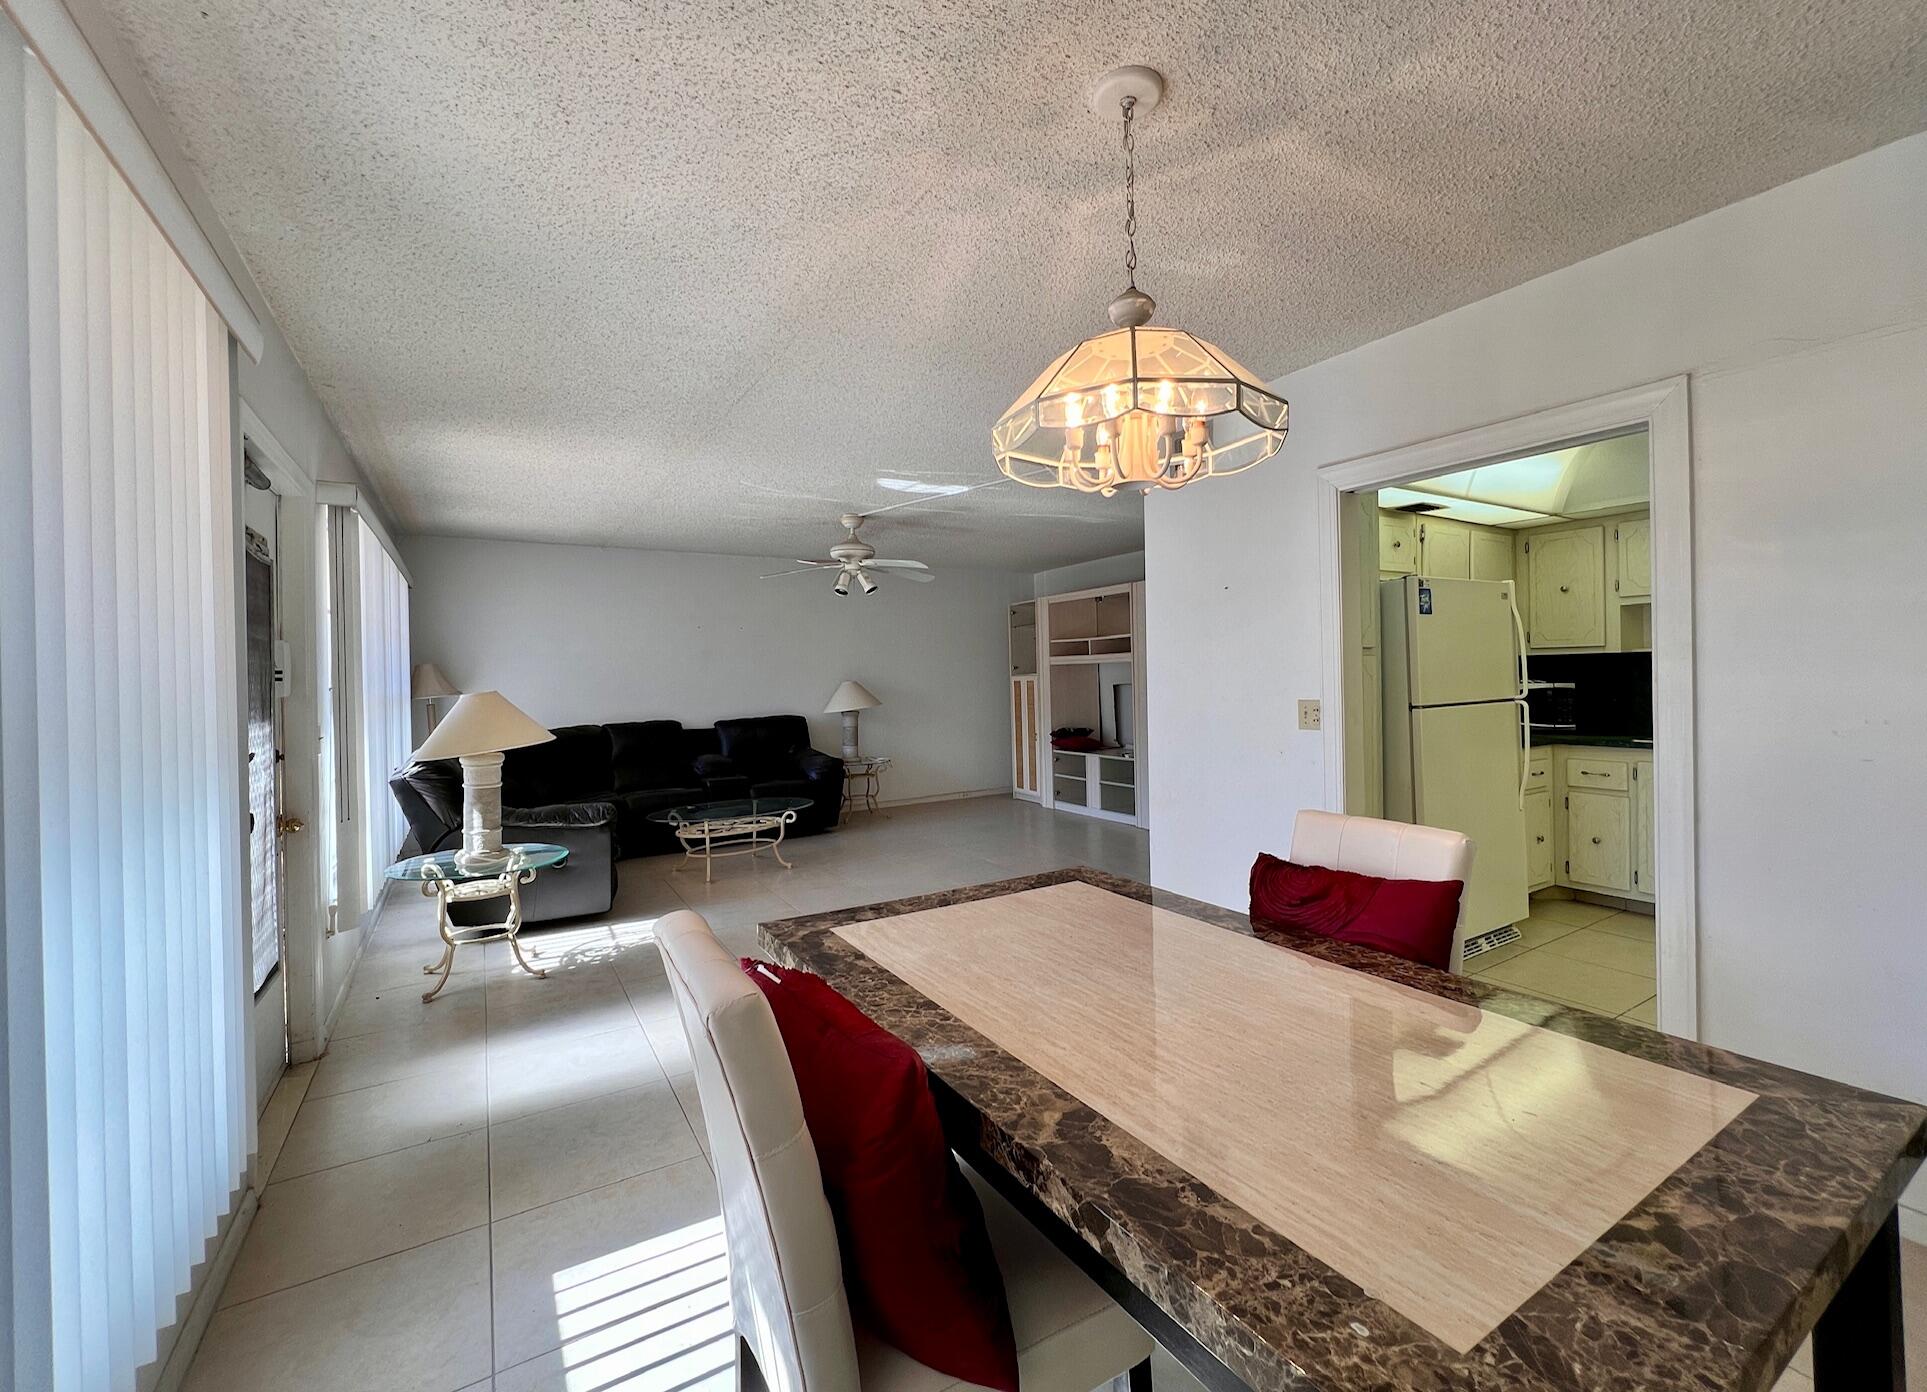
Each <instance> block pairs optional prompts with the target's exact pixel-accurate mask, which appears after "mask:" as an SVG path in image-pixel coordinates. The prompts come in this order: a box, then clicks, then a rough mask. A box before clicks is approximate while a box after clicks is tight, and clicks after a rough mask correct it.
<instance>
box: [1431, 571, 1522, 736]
mask: <svg viewBox="0 0 1927 1392" xmlns="http://www.w3.org/2000/svg"><path fill="white" fill-rule="evenodd" d="M1404 589H1405V593H1404V601H1405V624H1404V629H1405V635H1406V638H1405V641H1406V646H1407V658H1408V666H1409V669H1410V672H1411V676H1410V681H1411V703H1412V704H1413V705H1415V706H1458V705H1465V704H1466V703H1468V702H1471V701H1505V700H1510V699H1512V698H1513V697H1516V696H1517V695H1518V694H1519V649H1518V642H1519V639H1518V630H1517V628H1516V627H1515V625H1514V623H1513V618H1512V582H1511V581H1510V580H1434V579H1431V578H1430V577H1427V576H1419V575H1408V576H1406V577H1405V580H1404Z"/></svg>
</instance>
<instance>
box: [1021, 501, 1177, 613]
mask: <svg viewBox="0 0 1927 1392" xmlns="http://www.w3.org/2000/svg"><path fill="white" fill-rule="evenodd" d="M1111 501H1112V502H1115V501H1119V500H1116V499H1113V500H1111ZM1094 505H1097V506H1109V504H1108V503H1106V502H1105V500H1104V499H1101V498H1100V499H1095V500H1094ZM1147 506H1148V504H1147ZM1143 578H1144V553H1143V552H1142V551H1126V552H1124V553H1123V554H1122V555H1117V556H1103V557H1100V558H1099V559H1097V560H1095V561H1082V562H1079V563H1078V564H1077V565H1067V566H1059V567H1057V569H1055V570H1040V571H1038V572H1037V573H1036V574H1035V575H1033V576H1031V578H1030V580H1031V587H1030V592H1031V593H1032V594H1033V595H1054V594H1070V593H1071V592H1072V591H1074V590H1094V589H1096V588H1098V586H1100V585H1123V584H1127V583H1128V582H1130V581H1132V580H1142V579H1143Z"/></svg>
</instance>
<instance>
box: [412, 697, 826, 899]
mask: <svg viewBox="0 0 1927 1392" xmlns="http://www.w3.org/2000/svg"><path fill="white" fill-rule="evenodd" d="M389 787H390V788H391V789H393V791H394V794H395V797H396V800H397V801H399V802H400V804H401V807H402V811H403V813H404V814H405V815H406V816H407V818H408V824H409V826H410V828H412V829H413V831H414V834H415V841H416V843H417V844H418V845H419V846H420V847H421V848H422V849H423V850H424V851H434V850H446V849H449V848H450V847H453V846H456V845H459V844H460V843H461V808H462V774H461V767H460V765H459V764H457V763H456V762H455V761H453V760H442V761H438V762H431V763H424V764H411V765H410V766H409V767H407V768H405V769H403V770H401V771H400V772H399V773H397V774H395V775H394V777H393V778H391V779H390V780H389ZM737 797H798V798H807V799H808V800H809V803H810V805H809V806H808V807H807V808H805V809H803V810H802V811H800V812H798V813H797V818H796V823H795V825H793V826H792V827H791V828H790V830H789V833H788V834H789V835H791V836H809V835H812V834H814V833H816V832H819V831H827V830H829V829H830V828H831V827H833V826H835V825H836V821H837V815H838V813H839V812H840V811H841V809H842V804H843V761H842V760H841V759H840V758H837V757H835V756H833V755H829V754H823V753H819V752H818V751H817V750H814V749H812V748H810V729H809V722H808V721H806V720H805V719H804V718H803V717H802V716H800V715H766V716H756V717H751V718H748V719H741V720H719V721H717V722H716V724H715V726H714V727H713V728H710V729H684V728H683V726H682V724H681V722H679V721H675V720H632V721H622V722H619V723H617V724H613V725H565V726H562V727H560V728H559V729H557V730H556V731H555V738H554V739H553V740H552V741H550V742H549V743H547V744H537V745H531V746H529V747H528V748H526V749H511V750H509V751H508V753H507V754H506V755H505V756H504V757H503V760H502V839H503V840H505V841H517V840H522V841H555V842H559V843H560V844H563V845H566V846H568V847H569V849H570V855H569V864H568V866H566V867H564V868H563V869H562V870H560V871H543V872H542V873H541V874H539V875H537V876H536V877H535V880H534V882H533V883H531V884H530V885H529V886H528V887H527V888H526V889H525V890H524V891H523V893H522V911H523V917H524V920H525V921H527V922H530V923H537V922H545V921H548V920H551V919H556V918H564V917H575V916H578V915H581V914H592V913H603V912H606V911H607V910H608V908H609V904H610V902H611V901H612V898H613V895H614V885H615V865H614V862H615V861H616V860H617V859H619V858H620V859H626V858H628V857H630V856H642V855H658V854H661V853H663V852H666V851H679V850H680V849H681V846H680V845H679V844H678V842H677V841H676V837H675V833H674V832H673V831H671V830H670V829H669V828H668V827H666V826H663V825H661V824H660V823H656V822H651V821H650V820H649V814H650V813H652V812H659V811H663V810H665V809H667V808H671V807H677V806H680V805H682V804H684V803H691V802H714V801H719V800H722V799H725V798H737ZM582 871H587V872H588V873H587V874H582V875H580V876H578V874H577V873H576V872H582ZM578 879H579V880H580V881H583V882H584V883H575V882H576V881H577V880H578ZM605 879H606V881H607V888H606V890H605V889H604V888H603V882H604V880H605ZM459 907H465V906H451V910H450V911H451V914H452V913H453V912H454V910H455V909H456V908H459ZM474 908H475V909H476V910H477V911H478V913H479V915H480V918H481V919H482V920H487V919H489V917H490V915H491V914H493V916H494V917H496V918H499V917H500V912H499V907H498V906H496V905H493V904H483V905H476V906H474Z"/></svg>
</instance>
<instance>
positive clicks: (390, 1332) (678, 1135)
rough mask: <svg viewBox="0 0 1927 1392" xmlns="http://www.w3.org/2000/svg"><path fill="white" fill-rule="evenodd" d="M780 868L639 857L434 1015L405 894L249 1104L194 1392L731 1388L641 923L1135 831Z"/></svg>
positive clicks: (715, 1246) (1125, 868)
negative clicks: (601, 903)
mask: <svg viewBox="0 0 1927 1392" xmlns="http://www.w3.org/2000/svg"><path fill="white" fill-rule="evenodd" d="M787 849H788V854H789V858H790V859H791V860H792V861H794V862H795V865H796V868H795V869H794V870H790V871H785V870H783V869H782V868H781V867H780V866H778V865H776V864H775V863H774V862H772V861H770V860H768V859H767V858H764V859H760V860H758V861H756V862H753V863H752V862H750V861H749V860H747V859H737V860H732V861H727V862H723V863H721V864H719V865H718V867H717V871H716V880H715V882H714V883H713V884H709V885H705V884H704V883H703V880H702V872H701V869H700V867H696V866H693V865H692V867H691V868H689V869H685V870H681V871H677V870H676V867H677V865H678V864H679V862H678V861H677V860H676V859H675V858H673V857H653V858H650V859H647V860H638V861H625V862H624V863H623V864H622V866H621V888H620V890H619V892H618V895H617V901H616V907H615V911H614V912H612V913H611V914H610V915H609V916H608V917H607V918H606V919H605V920H602V921H600V922H598V923H596V924H595V925H593V926H589V927H570V928H566V929H560V930H551V931H547V932H531V934H530V935H529V937H528V938H527V939H525V941H526V942H527V943H528V944H529V945H530V946H531V947H532V948H533V949H534V951H535V954H536V956H537V957H538V960H539V961H540V962H541V963H542V964H543V965H544V966H546V967H548V968H549V971H550V974H549V977H548V978H547V979H546V980H542V981H537V980H534V979H532V978H530V977H527V976H525V975H522V974H521V973H519V972H517V971H515V970H514V968H513V965H512V963H511V962H510V960H509V958H508V956H507V954H506V953H505V952H502V951H500V950H499V949H498V948H496V947H490V948H487V949H484V950H482V951H480V952H476V951H469V952H464V953H463V954H461V956H460V957H459V958H458V961H457V964H456V965H457V971H456V974H455V975H454V976H453V977H452V978H451V980H450V982H449V986H448V989H447V990H446V991H444V992H443V993H442V995H441V996H440V997H439V998H438V999H436V1000H434V1001H432V1002H429V1003H428V1004H426V1005H424V1004H423V1003H422V1000H421V993H422V991H423V989H424V981H423V978H422V974H421V967H422V964H423V963H424V962H427V961H429V960H431V959H432V958H434V957H435V956H436V955H437V953H438V951H439V943H437V942H436V941H435V938H434V921H433V913H432V905H430V903H429V902H428V901H427V900H424V899H422V898H420V897H419V896H415V895H400V894H398V895H396V896H395V897H394V898H393V899H392V900H391V902H390V905H389V907H388V908H387V909H386V910H385V911H384V913H383V915H382V917H381V920H380V922H379V924H378V925H377V926H376V928H375V929H374V936H373V940H372V941H371V942H370V943H369V945H368V947H367V948H366V950H365V952H364V955H363V958H362V962H361V966H360V968H359V970H358V971H357V973H356V977H355V980H354V982H353V983H352V985H351V986H350V989H349V994H348V998H347V1000H346V1001H345V1002H344V1004H343V1007H342V1010H341V1012H340V1015H339V1018H338V1025H337V1030H336V1035H335V1038H334V1041H333V1044H332V1046H331V1047H330V1049H329V1051H328V1053H327V1055H326V1056H325V1057H323V1058H322V1059H320V1060H319V1061H317V1062H315V1063H312V1064H306V1065H303V1066H301V1067H299V1068H295V1069H291V1070H290V1071H289V1072H288V1074H287V1076H286V1077H285V1078H284V1079H283V1081H282V1083H281V1085H280V1087H279V1088H278V1089H277V1090H276V1092H275V1094H274V1097H273V1098H272V1099H271V1100H270V1102H269V1104H268V1108H267V1110H266V1112H265V1113H264V1114H263V1116H262V1119H261V1160H260V1172H261V1173H262V1174H264V1175H265V1176H266V1177H267V1184H266V1187H265V1188H264V1190H263V1191H262V1196H261V1207H260V1211H259V1213H258V1214H257V1216H256V1218H255V1220H254V1226H253V1228H252V1230H251V1231H250V1232H249V1234H248V1238H247V1241H246V1242H245V1243H244V1244H243V1246H242V1250H241V1253H240V1256H239V1259H238V1260H237V1261H236V1263H235V1267H234V1271H233V1274H232V1275H231V1277H230V1278H229V1281H228V1284H227V1287H226V1289H225V1291H224V1292H223V1295H222V1299H221V1302H220V1308H219V1309H218V1311H217V1312H216V1314H215V1316H214V1318H213V1320H212V1322H211V1323H210V1324H209V1326H208V1330H207V1334H206V1337H205V1338H204V1340H203V1341H202V1344H201V1349H200V1353H199V1355H198V1356H197V1358H196V1360H195V1363H194V1366H193V1368H192V1370H191V1371H190V1373H189V1375H188V1379H187V1387H188V1389H189V1392H239V1389H247V1392H257V1389H263V1388H282V1387H285V1388H300V1389H302V1390H303V1392H334V1389H340V1390H341V1392H381V1389H396V1392H404V1390H405V1392H478V1389H490V1388H492V1389H498V1392H509V1390H510V1389H513V1392H562V1390H563V1389H567V1390H568V1392H582V1389H589V1388H594V1389H597V1392H616V1389H622V1392H645V1389H664V1392H666V1390H667V1389H671V1388H673V1389H678V1392H696V1389H709V1388H721V1387H727V1386H730V1385H732V1382H733V1373H732V1371H731V1369H732V1366H733V1364H732V1359H733V1352H734V1339H733V1336H732V1335H731V1332H730V1324H729V1311H728V1290H727V1284H726V1281H727V1277H726V1272H725V1268H724V1264H723V1260H724V1259H723V1253H722V1239H721V1230H720V1226H719V1223H718V1219H717V1204H716V1191H715V1180H714V1177H713V1176H712V1175H711V1173H710V1170H709V1165H708V1161H707V1160H706V1158H705V1156H704V1153H703V1148H704V1146H705V1144H706V1138H705V1137H704V1134H703V1130H702V1120H701V1113H700V1112H699V1110H698V1108H697V1102H696V1091H695V1087H694V1084H693V1079H692V1078H691V1077H690V1076H689V1058H688V1053H687V1051H686V1049H685V1048H684V1046H683V1042H682V1037H681V1031H680V1028H679V1027H678V1025H677V1023H676V1020H675V1018H674V1013H673V1011H672V1009H671V1007H670V1003H669V996H668V989H667V985H666V983H665V982H664V981H663V979H662V965H661V959H660V958H659V957H658V956H657V953H656V949H655V946H654V943H653V940H652V937H651V928H652V925H653V923H654V922H655V920H656V919H657V918H658V917H660V916H661V915H663V914H665V913H668V912H671V911H673V910H675V909H679V908H683V907H685V906H688V907H694V908H696V909H698V910H699V911H700V912H702V913H703V915H704V916H705V917H706V918H708V920H709V921H710V923H711V925H712V926H714V927H715V929H716V931H717V933H718V935H719V936H721V937H722V939H723V941H724V942H725V943H726V944H728V945H729V946H730V947H731V948H732V949H734V950H737V951H743V952H748V951H751V950H753V947H754V938H755V925H756V924H757V923H758V922H759V921H761V920H763V919H767V918H781V917H787V916H789V915H791V914H796V913H801V912H808V911H811V910H816V909H824V908H834V907H839V906H843V905H848V904H859V903H867V902H870V901H873V900H877V899H888V898H895V897H899V896H902V895H906V894H914V893H921V892H923V891H926V890H930V889H940V888H947V887H950V886H954V885H960V884H973V883H977V882H980V881H984V880H995V879H1003V878H1006V877H1008V876H1011V875H1019V874H1027V873H1030V872H1032V871H1037V870H1046V869H1052V868H1055V867H1058V866H1063V865H1078V864H1088V865H1096V866H1100V867H1102V868H1105V869H1109V870H1114V871H1116V872H1118V873H1120V874H1125V875H1130V876H1133V877H1135V878H1139V879H1143V878H1147V877H1148V875H1149V862H1148V851H1147V847H1146V838H1145V835H1144V833H1143V832H1142V831H1139V830H1136V829H1135V828H1130V827H1123V826H1118V825H1116V824H1113V823H1106V822H1096V821H1092V820H1089V819H1087V818H1079V817H1073V816H1070V815H1067V814H1060V813H1050V812H1045V811H1043V810H1042V809H1040V808H1037V807H1034V806H1032V805H1030V804H1025V803H1013V802H1011V801H1009V800H1007V799H983V800H973V801H968V802H959V803H944V804H935V805H931V806H927V807H912V808H899V809H894V810H890V811H886V812H884V813H881V814H874V815H864V816H859V817H857V818H855V819H853V820H852V821H850V822H848V823H846V824H845V826H844V827H843V828H840V829H839V830H838V831H836V832H835V833H833V834H831V835H829V836H819V837H812V838H809V839H806V840H800V841H798V842H796V843H795V845H794V846H792V847H789V848H787Z"/></svg>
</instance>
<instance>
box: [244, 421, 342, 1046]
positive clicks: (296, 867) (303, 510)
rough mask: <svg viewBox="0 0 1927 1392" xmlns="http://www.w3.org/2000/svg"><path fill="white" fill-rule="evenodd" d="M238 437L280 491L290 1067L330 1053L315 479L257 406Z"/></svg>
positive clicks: (284, 949)
mask: <svg viewBox="0 0 1927 1392" xmlns="http://www.w3.org/2000/svg"><path fill="white" fill-rule="evenodd" d="M240 415H241V431H240V433H241V435H242V437H243V438H244V439H245V440H248V441H251V442H252V443H253V444H254V445H255V446H256V448H257V453H258V456H259V459H260V464H261V471H262V472H263V473H265V474H266V475H267V476H268V481H269V482H270V483H271V484H273V485H274V491H275V494H276V496H278V497H279V498H280V500H281V503H280V525H279V527H278V529H277V530H278V531H279V532H280V535H279V537H278V538H277V539H276V543H275V572H276V582H277V584H278V586H279V588H280V596H281V630H282V637H283V638H284V639H285V640H286V642H287V645H288V683H287V695H286V697H285V698H284V699H283V701H282V705H281V738H282V741H283V744H284V747H285V757H284V759H283V761H282V765H281V768H282V782H281V788H282V810H283V811H285V812H287V813H289V814H290V815H292V816H297V817H300V818H301V819H302V820H303V821H304V822H306V823H307V826H306V829H305V830H303V831H300V832H296V833H295V834H293V835H291V836H288V837H286V838H285V839H284V840H283V842H282V847H281V890H282V902H283V905H284V910H283V911H284V913H285V914H286V922H287V936H286V939H285V941H284V942H283V944H282V958H281V970H282V971H283V972H284V973H285V975H286V981H287V992H288V1061H289V1063H290V1064H299V1063H306V1062H308V1061H309V1060H311V1059H313V1058H315V1057H317V1056H318V1055H319V1054H320V1052H321V1050H322V1048H323V1047H325V1043H326V1039H325V1023H326V1019H327V1015H326V1009H325V1007H324V1005H323V1004H322V1000H321V997H322V993H323V990H324V976H325V973H324V970H323V953H324V951H325V949H326V942H327V933H326V931H325V929H326V922H327V907H326V905H325V904H324V903H323V902H322V895H321V854H320V840H319V838H318V836H317V835H316V829H315V816H316V814H317V810H318V808H319V804H320V786H321V717H320V697H319V686H318V683H319V681H320V679H321V676H320V672H319V671H318V668H317V660H316V659H317V654H318V652H319V637H318V633H317V630H316V625H317V623H318V622H319V613H320V609H319V601H320V597H319V595H318V594H317V593H316V576H317V557H316V555H315V528H316V525H317V524H316V516H317V513H316V508H317V506H318V499H317V498H316V489H315V479H314V475H313V474H312V473H310V472H309V471H308V470H307V469H306V468H305V467H304V466H303V465H302V464H301V463H300V461H298V460H297V459H296V458H295V457H294V455H293V454H292V453H290V452H289V450H288V449H287V448H286V446H284V445H283V444H282V443H281V442H280V441H279V440H278V439H276V438H275V435H274V432H273V431H272V430H270V429H269V428H268V426H267V424H266V422H264V421H263V420H262V419H261V417H260V416H259V414H257V413H256V412H255V410H254V408H253V407H251V406H249V405H248V403H247V401H246V400H245V399H244V400H243V401H242V402H241V412H240Z"/></svg>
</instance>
